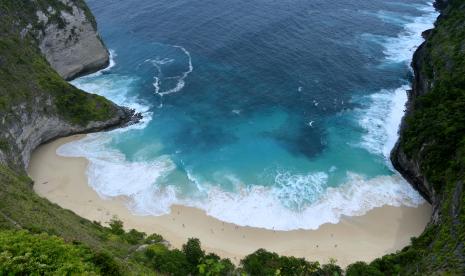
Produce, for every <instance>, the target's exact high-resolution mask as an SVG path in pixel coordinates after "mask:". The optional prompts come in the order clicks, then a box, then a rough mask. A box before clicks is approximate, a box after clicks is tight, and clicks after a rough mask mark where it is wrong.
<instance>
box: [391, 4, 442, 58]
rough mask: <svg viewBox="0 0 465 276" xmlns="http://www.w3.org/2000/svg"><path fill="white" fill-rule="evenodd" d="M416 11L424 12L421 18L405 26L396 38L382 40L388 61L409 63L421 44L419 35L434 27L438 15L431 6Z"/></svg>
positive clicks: (421, 40) (421, 39) (416, 18)
mask: <svg viewBox="0 0 465 276" xmlns="http://www.w3.org/2000/svg"><path fill="white" fill-rule="evenodd" d="M418 9H419V10H421V11H422V12H424V15H423V16H420V17H415V18H414V19H413V21H411V22H409V23H407V24H405V26H404V30H403V31H402V32H401V33H400V34H399V35H398V36H397V37H386V38H385V39H383V40H382V45H383V46H384V54H385V55H386V58H387V60H388V61H391V62H410V60H411V59H412V56H413V53H414V52H415V50H416V49H417V48H418V46H420V44H421V43H422V42H423V38H422V36H421V33H422V32H423V31H425V30H428V29H431V28H433V27H434V21H435V20H436V18H437V16H438V13H437V12H436V10H435V9H434V7H433V6H432V4H430V5H424V6H422V7H418Z"/></svg>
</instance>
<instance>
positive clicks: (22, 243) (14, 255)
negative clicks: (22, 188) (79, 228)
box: [0, 231, 103, 275]
mask: <svg viewBox="0 0 465 276" xmlns="http://www.w3.org/2000/svg"><path fill="white" fill-rule="evenodd" d="M0 252H1V253H0V275H29V274H34V275H43V274H51V273H54V274H57V275H69V274H92V273H94V274H96V273H99V272H100V271H101V270H103V267H102V269H101V267H100V265H99V264H95V263H93V262H92V259H93V257H94V255H93V254H92V252H91V251H90V250H89V249H88V248H85V247H83V246H79V245H71V244H67V243H65V242H64V241H63V239H61V238H58V237H56V236H49V235H47V234H30V233H29V232H27V231H18V232H15V231H3V232H0Z"/></svg>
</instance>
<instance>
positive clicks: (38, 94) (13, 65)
mask: <svg viewBox="0 0 465 276" xmlns="http://www.w3.org/2000/svg"><path fill="white" fill-rule="evenodd" d="M5 2H8V3H9V4H8V5H9V6H11V5H14V4H12V3H15V1H3V0H2V1H1V2H0V3H1V4H2V5H3V6H4V5H6V4H5ZM19 2H21V1H19ZM28 2H29V1H28ZM3 6H0V7H1V8H2V9H3ZM12 14H15V13H14V9H12V8H11V7H8V8H7V9H5V10H1V16H0V116H2V115H3V116H5V115H6V114H8V113H12V114H13V113H15V112H14V111H13V110H12V109H15V108H18V105H22V108H26V109H27V110H32V109H33V108H34V107H37V106H43V107H44V108H43V110H42V112H44V113H48V114H57V115H59V116H61V117H62V118H64V119H65V120H67V121H69V122H70V123H73V124H78V125H86V124H88V123H89V122H91V121H101V120H107V119H109V118H111V117H112V116H113V115H114V114H115V112H116V108H115V107H114V106H113V104H112V103H111V102H110V101H108V100H106V99H105V98H103V97H101V96H98V95H94V94H89V93H85V92H83V91H81V90H79V89H77V88H75V87H74V86H72V85H70V84H68V83H67V82H66V81H64V80H63V79H62V78H61V77H60V76H59V75H58V74H57V73H56V72H55V71H54V70H53V69H52V68H51V67H50V65H49V64H48V63H47V61H46V60H45V58H44V57H43V56H42V54H41V53H40V51H39V50H38V48H37V46H36V43H35V41H34V39H33V38H32V37H31V36H30V35H29V34H25V35H24V36H21V35H20V32H21V31H22V30H23V28H24V26H26V23H23V21H21V20H20V19H19V18H18V17H15V16H13V15H12ZM48 101H50V102H51V104H47V102H48ZM3 116H2V117H3Z"/></svg>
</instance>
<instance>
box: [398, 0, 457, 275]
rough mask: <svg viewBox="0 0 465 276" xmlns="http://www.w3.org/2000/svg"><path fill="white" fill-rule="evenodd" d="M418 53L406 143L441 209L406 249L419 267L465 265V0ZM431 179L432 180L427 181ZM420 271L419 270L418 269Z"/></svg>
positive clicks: (452, 6)
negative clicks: (421, 233)
mask: <svg viewBox="0 0 465 276" xmlns="http://www.w3.org/2000/svg"><path fill="white" fill-rule="evenodd" d="M444 2H449V5H448V6H447V8H446V9H445V10H443V11H442V15H441V16H440V18H439V19H438V21H437V23H436V28H435V29H434V30H432V31H430V32H429V33H428V34H427V40H426V42H425V44H424V45H423V46H422V47H421V48H420V49H419V50H418V51H417V53H416V54H415V57H414V65H415V67H416V68H415V69H416V86H415V87H414V88H415V89H414V91H413V92H414V93H415V95H414V97H412V99H411V101H412V102H411V107H410V112H409V113H408V116H407V117H406V119H405V126H404V130H403V132H402V134H401V139H400V147H401V148H402V149H403V150H404V151H405V153H406V155H407V157H408V158H409V159H410V160H412V162H413V163H415V164H418V166H419V168H418V170H419V172H421V174H422V175H424V176H425V179H426V180H427V181H425V183H424V184H423V185H425V186H430V187H429V190H431V191H430V192H429V197H430V199H431V201H432V203H433V206H435V208H437V213H436V214H435V216H434V217H433V222H434V223H433V224H432V225H430V226H429V227H428V228H427V230H426V231H425V232H424V234H423V235H422V236H421V237H420V238H419V239H417V240H416V241H415V242H414V243H413V245H412V247H411V248H410V249H409V250H406V251H405V252H406V254H409V256H408V257H409V258H412V260H411V261H410V262H409V263H406V264H405V265H404V266H407V265H409V266H412V265H415V266H416V267H417V268H416V270H417V271H420V272H421V271H423V272H425V271H438V272H455V273H459V274H460V273H462V272H463V271H465V193H464V192H463V191H464V185H465V184H464V183H465V1H463V0H450V1H441V3H442V6H443V7H445V4H444ZM426 182H427V183H426ZM413 271H414V270H413Z"/></svg>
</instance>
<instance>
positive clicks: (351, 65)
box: [58, 0, 437, 230]
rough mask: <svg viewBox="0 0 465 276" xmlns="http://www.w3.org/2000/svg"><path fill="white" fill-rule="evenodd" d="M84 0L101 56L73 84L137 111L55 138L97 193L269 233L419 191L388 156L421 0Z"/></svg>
mask: <svg viewBox="0 0 465 276" xmlns="http://www.w3.org/2000/svg"><path fill="white" fill-rule="evenodd" d="M88 3H89V5H90V7H91V9H92V10H93V12H94V13H95V15H96V18H97V21H98V23H99V29H100V32H101V35H102V37H103V39H104V41H105V43H106V44H107V46H108V48H109V49H111V53H112V63H111V65H110V67H109V68H107V69H105V70H102V71H100V72H98V73H96V74H93V75H90V76H86V77H83V78H80V79H77V80H75V81H73V82H72V83H73V84H74V85H76V86H77V87H79V88H81V89H84V90H86V91H89V92H93V93H98V94H101V95H104V96H106V97H108V98H109V99H111V100H113V101H115V102H116V103H118V104H121V105H126V106H129V107H132V108H135V109H136V110H137V111H139V112H142V113H143V115H144V120H143V121H142V122H141V123H140V124H137V125H133V126H131V127H128V128H125V129H118V130H114V131H111V132H106V133H97V134H91V135H88V136H87V138H85V139H83V140H80V141H77V142H73V143H70V144H66V145H64V146H62V147H61V148H60V149H59V150H58V153H59V154H61V155H66V156H83V157H86V158H88V159H89V161H90V163H89V167H88V169H87V176H88V179H89V185H91V186H92V187H93V188H94V189H95V190H96V191H97V192H98V193H99V195H100V196H102V197H105V198H111V197H114V196H120V195H124V196H127V197H129V198H130V199H131V203H130V205H129V206H128V208H130V209H131V210H132V211H133V212H134V213H136V214H140V215H162V214H166V213H168V212H169V211H170V206H171V205H173V204H182V205H186V206H194V207H198V208H201V209H203V210H205V211H206V212H207V213H208V214H209V215H211V216H214V217H216V218H218V219H221V220H224V221H228V222H233V223H236V224H239V225H249V226H255V227H263V228H268V229H277V230H291V229H299V228H302V229H315V228H318V226H320V225H321V224H323V223H327V222H331V223H336V222H338V220H339V219H340V217H341V216H342V215H348V216H354V215H362V214H364V213H366V212H367V211H368V210H370V209H372V208H375V207H379V206H382V205H386V204H387V205H393V206H400V205H405V206H417V205H419V204H421V203H422V202H423V200H422V199H421V197H420V196H419V195H418V193H416V192H415V191H414V190H413V189H412V188H411V187H410V186H409V185H408V184H407V183H406V182H405V181H404V180H403V179H402V178H401V177H399V176H398V175H397V174H396V173H395V172H394V171H393V169H392V166H391V164H390V162H389V159H388V156H389V152H390V150H391V148H392V147H393V145H394V143H395V141H396V139H397V129H398V125H399V123H400V120H401V118H402V116H403V110H404V104H405V102H406V99H407V96H406V90H408V89H409V88H410V80H411V78H412V73H411V69H410V67H409V63H410V60H411V56H412V53H413V51H414V50H415V48H416V47H417V46H418V45H419V44H420V43H421V42H422V38H421V32H422V31H424V30H426V29H429V28H432V27H433V22H434V20H435V18H436V16H437V13H436V12H435V11H434V9H433V7H432V6H431V3H429V2H425V1H423V0H411V1H400V0H398V1H387V0H373V1H354V0H338V1H336V0H330V1H327V0H326V1H323V0H306V1H304V0H292V1H290V0H281V1H270V0H249V1H245V0H219V1H218V0H216V1H213V0H206V1H202V2H198V1H188V0H175V1H172V0H170V1H167V0H166V1H165V0H160V1H151V0H134V1H111V0H98V1H97V0H89V1H88Z"/></svg>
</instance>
